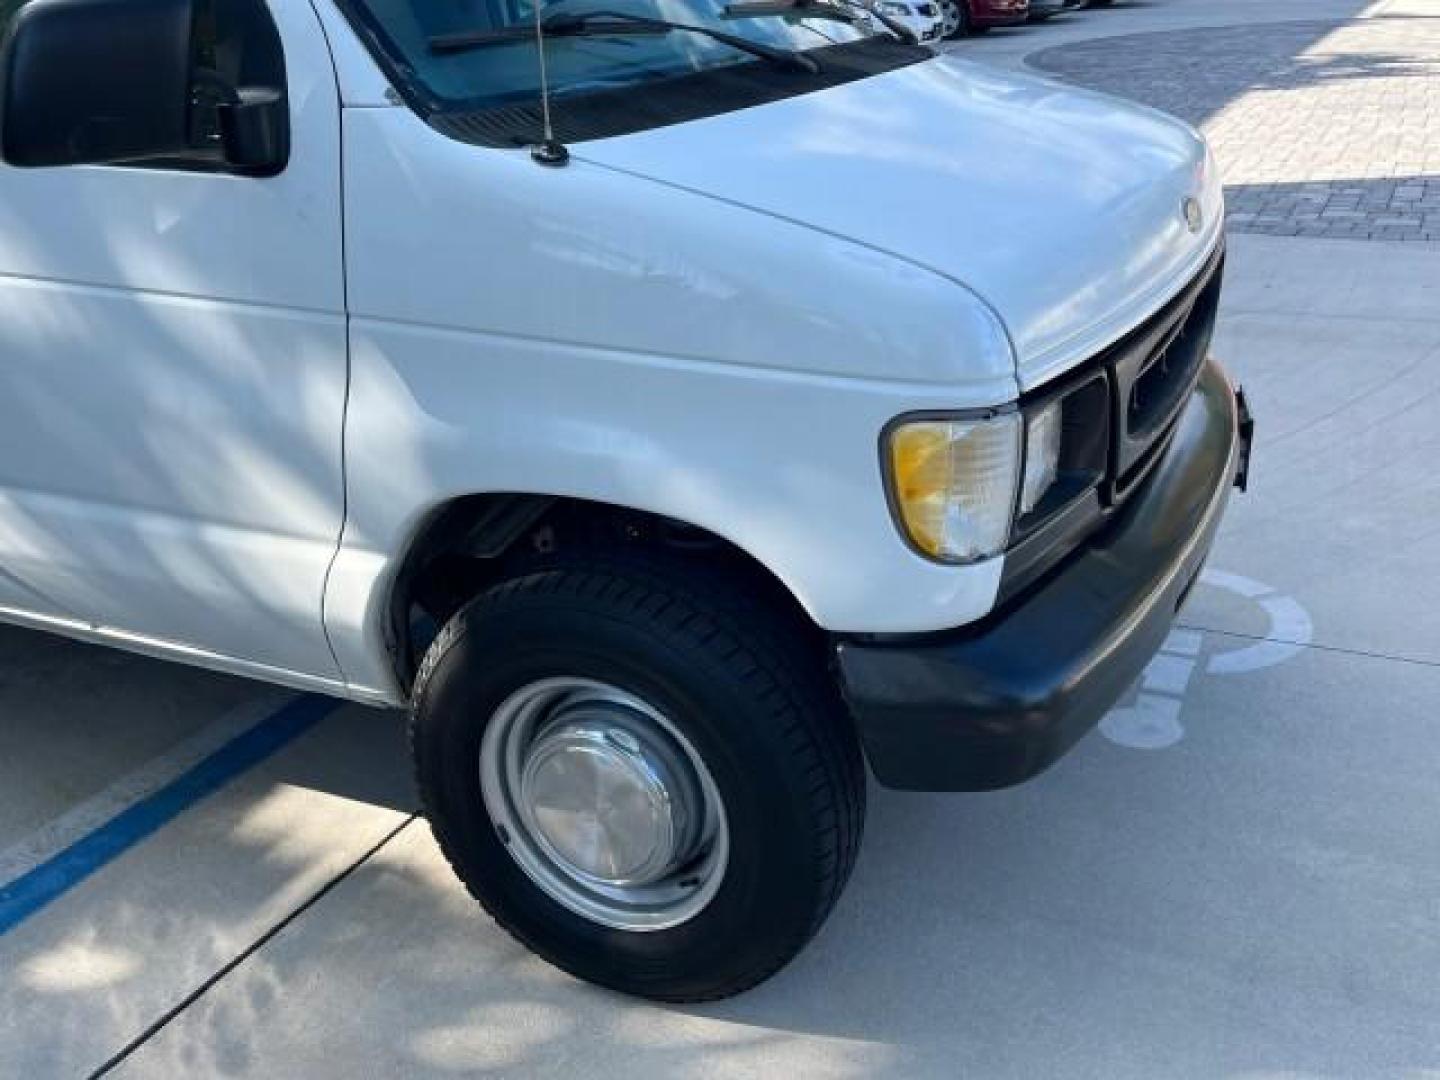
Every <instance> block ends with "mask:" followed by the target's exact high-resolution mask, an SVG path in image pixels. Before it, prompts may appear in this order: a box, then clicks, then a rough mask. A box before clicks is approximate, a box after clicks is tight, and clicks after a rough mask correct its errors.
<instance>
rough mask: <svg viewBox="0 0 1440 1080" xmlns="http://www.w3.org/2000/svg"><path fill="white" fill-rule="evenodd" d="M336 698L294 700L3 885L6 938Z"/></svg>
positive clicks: (0, 898)
mask: <svg viewBox="0 0 1440 1080" xmlns="http://www.w3.org/2000/svg"><path fill="white" fill-rule="evenodd" d="M342 704H343V702H341V701H339V700H337V699H335V698H326V697H318V696H307V697H301V698H296V699H295V700H293V701H290V702H288V703H287V704H286V705H284V706H283V707H282V708H280V709H279V710H278V711H277V712H275V713H274V714H272V715H270V716H268V717H266V718H265V719H263V720H261V721H260V722H259V723H257V724H256V725H255V726H254V727H251V728H249V729H248V730H246V731H244V732H242V733H241V734H239V735H237V736H236V737H235V738H233V739H231V740H230V741H229V742H228V743H226V744H225V745H224V746H222V747H220V749H218V750H216V751H215V752H214V753H213V754H211V755H210V756H209V757H206V758H205V759H204V760H202V761H200V762H199V763H197V764H196V765H195V766H194V767H193V768H191V769H189V770H187V771H186V772H184V773H182V774H181V775H180V776H178V777H176V778H175V779H174V780H173V781H171V782H170V783H169V784H166V785H165V786H164V787H162V788H160V789H159V790H158V791H155V792H153V793H152V794H150V795H148V796H146V797H145V798H144V799H141V800H140V801H139V802H137V803H135V804H134V805H133V806H130V807H128V808H127V809H125V810H123V811H121V812H120V813H118V814H116V815H115V816H114V817H113V818H111V819H110V820H109V821H107V822H106V823H105V824H103V825H101V826H99V827H98V828H96V829H94V830H93V831H91V832H89V833H87V834H86V835H84V836H82V837H80V838H79V839H78V840H76V841H75V842H74V843H73V844H71V845H70V846H69V847H67V848H65V849H64V850H63V851H61V852H59V853H57V854H56V855H55V856H54V857H53V858H51V859H49V860H47V861H46V862H44V863H42V864H41V865H40V866H37V867H35V868H34V869H33V870H30V871H29V872H27V873H25V874H23V875H22V876H20V877H18V878H16V879H15V880H14V881H12V882H9V883H8V884H5V885H0V936H3V935H5V934H7V933H9V932H10V931H11V930H13V929H15V927H17V926H19V925H20V924H21V923H22V922H24V921H25V920H26V919H28V918H29V917H30V916H32V915H34V914H35V913H36V912H37V911H40V910H42V909H43V908H45V907H46V906H48V905H49V904H51V903H53V902H54V901H55V900H57V899H59V898H60V897H61V896H63V895H64V894H65V893H67V892H69V891H70V890H71V889H73V888H74V887H75V886H76V885H78V884H80V882H82V881H84V880H85V879H86V878H88V877H90V876H91V875H92V874H94V873H95V872H96V871H98V870H99V869H101V868H102V867H103V866H105V865H106V864H108V863H110V862H112V861H114V860H115V859H116V858H118V857H119V856H120V855H122V854H124V853H125V852H126V851H128V850H129V849H130V848H132V847H134V846H135V845H136V844H138V843H140V841H142V840H144V839H146V838H147V837H149V836H152V835H154V834H155V833H156V832H158V831H159V830H160V829H161V828H163V827H164V826H165V825H166V824H168V823H169V822H171V821H174V820H175V818H177V817H179V816H180V815H181V814H182V813H184V812H185V811H186V810H187V809H189V808H190V807H191V806H194V805H195V804H196V803H197V802H199V801H200V800H202V799H204V798H206V797H207V796H209V795H212V794H214V793H215V792H216V791H218V790H220V788H222V787H224V786H225V785H226V784H228V783H229V782H230V781H231V780H233V779H235V778H236V777H237V776H240V775H241V774H242V773H244V772H246V771H248V770H249V769H251V768H253V767H254V766H256V765H258V764H259V763H260V762H262V761H264V760H265V759H266V758H268V757H269V756H270V755H272V754H274V753H275V752H276V751H277V750H279V749H281V748H282V747H283V746H285V745H286V744H287V743H290V742H291V741H293V740H294V739H296V738H298V737H299V736H300V735H303V734H304V733H305V732H306V731H309V730H310V729H311V728H312V727H314V726H315V725H316V724H317V723H319V722H320V721H321V720H323V719H324V718H325V717H326V716H328V715H330V714H331V713H332V712H334V711H335V710H336V709H338V708H339V707H340V706H341V705H342Z"/></svg>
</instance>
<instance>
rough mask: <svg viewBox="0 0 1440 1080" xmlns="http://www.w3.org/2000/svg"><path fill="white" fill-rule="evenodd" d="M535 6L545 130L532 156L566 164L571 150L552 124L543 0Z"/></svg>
mask: <svg viewBox="0 0 1440 1080" xmlns="http://www.w3.org/2000/svg"><path fill="white" fill-rule="evenodd" d="M530 2H531V3H532V4H533V5H534V8H535V51H536V53H538V54H539V56H540V115H541V117H542V118H543V120H544V124H545V131H544V134H543V135H541V137H540V143H539V144H538V145H537V146H532V147H531V148H530V156H531V157H532V158H534V159H535V160H536V161H537V162H539V163H540V164H541V165H564V164H565V163H566V162H567V161H569V160H570V151H569V150H567V149H565V146H564V144H563V143H561V142H559V141H557V140H556V138H555V129H554V128H553V127H552V126H551V124H550V75H549V72H547V71H546V69H545V21H544V20H543V19H541V17H540V9H541V8H542V7H543V6H544V3H543V0H530Z"/></svg>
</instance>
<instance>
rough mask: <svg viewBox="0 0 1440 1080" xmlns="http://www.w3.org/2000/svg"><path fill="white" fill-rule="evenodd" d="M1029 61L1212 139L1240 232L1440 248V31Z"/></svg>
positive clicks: (1274, 30)
mask: <svg viewBox="0 0 1440 1080" xmlns="http://www.w3.org/2000/svg"><path fill="white" fill-rule="evenodd" d="M1028 60H1029V63H1031V64H1032V65H1034V66H1035V67H1038V68H1040V69H1041V70H1044V71H1047V72H1050V73H1053V74H1056V75H1059V76H1061V77H1063V78H1066V79H1068V80H1070V81H1073V82H1076V83H1079V84H1082V85H1085V86H1092V87H1095V88H1097V89H1101V90H1107V91H1110V92H1111V93H1116V94H1121V95H1123V96H1125V97H1130V98H1134V99H1136V100H1138V101H1143V102H1145V103H1146V104H1149V105H1154V106H1156V107H1157V108H1161V109H1164V110H1166V111H1167V112H1171V113H1175V114H1176V115H1178V116H1182V117H1184V118H1185V119H1187V120H1189V121H1191V122H1192V123H1195V124H1198V125H1199V126H1201V127H1202V128H1203V129H1204V131H1205V133H1206V135H1207V136H1208V137H1209V139H1210V142H1211V145H1212V146H1214V148H1215V155H1216V158H1217V159H1218V160H1219V162H1220V167H1221V171H1222V173H1223V175H1224V177H1225V182H1226V188H1227V194H1228V201H1229V207H1230V224H1231V228H1232V229H1235V230H1238V231H1242V232H1260V233H1271V234H1278V235H1285V236H1297V235H1298V236H1327V237H1351V238H1355V239H1366V240H1371V239H1373V240H1411V241H1418V242H1422V243H1423V242H1431V243H1440V19H1434V18H1431V19H1426V18H1374V19H1363V20H1356V21H1352V22H1345V23H1332V22H1292V23H1273V24H1269V25H1256V26H1246V27H1225V28H1216V29H1204V30H1181V31H1170V32H1161V33H1149V34H1132V35H1128V36H1124V37H1114V38H1104V39H1100V40H1096V41H1086V42H1082V43H1078V44H1074V45H1065V46H1060V47H1056V48H1051V49H1046V50H1044V51H1042V52H1039V53H1036V54H1034V55H1032V56H1030V57H1029V58H1028Z"/></svg>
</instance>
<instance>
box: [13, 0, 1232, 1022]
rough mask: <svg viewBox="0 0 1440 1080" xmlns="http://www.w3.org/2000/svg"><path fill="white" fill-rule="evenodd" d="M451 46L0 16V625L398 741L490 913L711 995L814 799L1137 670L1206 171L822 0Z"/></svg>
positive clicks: (221, 17)
mask: <svg viewBox="0 0 1440 1080" xmlns="http://www.w3.org/2000/svg"><path fill="white" fill-rule="evenodd" d="M675 2H676V3H678V0H675ZM677 16H679V17H678V18H677ZM492 17H493V12H492V8H491V7H490V6H489V5H486V4H481V3H478V2H477V3H474V4H466V3H458V2H456V0H32V2H30V3H27V4H24V5H22V6H21V7H20V9H19V13H18V14H12V15H7V16H5V17H4V18H5V25H4V27H3V29H4V30H5V33H6V36H5V38H4V44H3V49H0V51H3V56H0V73H3V75H0V158H3V161H4V163H5V164H4V165H3V166H0V388H3V393H0V618H3V619H4V620H5V621H8V622H11V623H15V624H19V625H22V626H30V627H37V628H40V629H44V630H50V631H55V632H58V633H61V634H67V635H71V636H73V637H76V638H80V639H84V640H88V641H93V642H100V643H104V644H108V645H113V646H116V647H119V648H123V649H130V650H134V651H137V652H141V653H145V654H147V655H150V656H155V657H164V658H168V659H172V660H175V661H179V662H181V663H187V664H196V665H200V666H203V667H208V668H213V669H216V670H220V671H226V672H232V673H235V674H239V675H247V676H252V677H254V678H257V679H264V680H268V681H271V682H275V683H281V684H284V685H287V686H291V687H298V688H302V689H304V690H310V691H316V692H319V693H323V694H330V695H336V696H338V697H340V698H346V699H349V700H352V701H356V702H363V703H367V704H371V705H375V706H379V707H386V708H405V709H408V710H409V715H410V721H409V722H410V725H411V732H412V743H413V749H414V755H415V769H416V774H417V776H418V778H419V784H420V788H421V794H422V797H423V802H424V805H425V808H426V810H427V812H428V814H429V816H430V818H431V821H432V823H433V826H434V830H435V833H436V836H437V837H438V838H439V842H440V845H441V847H442V848H443V850H444V852H445V854H446V856H447V857H448V858H449V859H450V861H451V862H452V863H453V865H454V867H455V869H456V871H457V873H458V874H459V875H460V876H461V877H462V878H463V879H464V881H465V882H466V884H467V885H468V886H469V888H470V889H471V891H472V892H473V893H474V894H475V896H476V897H477V898H478V899H479V900H480V901H481V902H482V903H483V904H484V905H485V907H486V908H488V909H489V910H490V911H491V912H492V913H493V914H494V916H495V918H496V919H497V920H498V921H499V922H500V923H501V924H502V925H503V926H505V927H506V928H508V929H509V930H510V931H512V932H513V933H514V934H515V935H516V936H517V937H518V938H519V939H520V940H521V941H523V942H525V943H526V944H527V945H529V946H530V947H531V948H533V949H534V950H535V951H536V952H538V953H540V954H541V955H543V956H545V957H547V958H549V959H550V960H551V961H553V962H554V963H556V964H558V965H559V966H561V967H563V968H565V969H567V970H569V971H571V972H574V973H576V974H577V975H579V976H582V977H584V978H587V979H591V980H594V981H595V982H598V983H602V984H604V985H606V986H610V987H615V988H617V989H620V990H623V991H626V992H629V993H633V994H639V995H645V996H649V997H653V998H658V999H664V1000H672V1001H695V1000H701V999H708V998H714V997H720V996H724V995H726V994H732V993H735V992H738V991H740V990H743V989H745V988H747V987H749V986H752V985H754V984H755V983H757V982H759V981H760V980H763V979H765V978H766V977H767V976H769V975H770V974H772V973H773V972H775V971H776V970H777V969H778V968H780V967H781V966H782V965H783V964H785V963H786V962H787V961H788V960H789V959H790V958H791V957H792V956H794V955H795V954H796V952H797V951H799V950H800V949H801V948H802V947H803V946H804V944H805V943H806V942H807V941H808V940H809V939H810V937H811V936H812V935H813V934H814V933H815V932H816V930H817V929H818V928H819V927H820V925H821V923H822V922H823V921H824V920H825V918H826V916H827V914H828V913H829V911H830V910H831V907H832V906H833V905H834V903H835V901H836V898H837V897H838V896H839V895H840V892H841V890H842V889H843V888H844V886H845V882H846V879H847V877H848V875H849V873H850V870H851V867H852V866H853V865H854V862H855V856H856V852H857V850H858V847H859V843H860V836H861V831H862V826H863V823H864V817H865V791H866V770H867V767H868V769H869V770H870V771H871V772H873V774H874V775H875V776H876V777H877V778H878V780H879V782H880V783H882V784H886V785H890V786H893V787H900V788H909V789H924V790H932V791H973V790H983V789H990V788H997V787H1003V786H1006V785H1009V784H1015V783H1019V782H1021V781H1023V780H1025V779H1027V778H1029V777H1031V776H1033V775H1034V774H1036V773H1037V772H1039V771H1040V770H1042V769H1044V768H1046V767H1047V766H1048V765H1050V764H1051V763H1052V762H1054V761H1055V760H1056V759H1057V758H1059V757H1060V756H1061V755H1062V754H1063V753H1064V752H1065V751H1066V750H1067V748H1069V747H1070V746H1071V745H1072V744H1073V743H1074V742H1075V741H1076V740H1077V739H1078V738H1080V736H1081V735H1083V734H1084V733H1085V732H1086V731H1087V730H1089V729H1090V727H1091V726H1092V725H1094V724H1095V723H1096V722H1097V720H1098V719H1099V718H1100V716H1101V715H1103V713H1104V712H1105V711H1106V709H1107V708H1109V707H1110V706H1111V705H1112V704H1113V703H1114V702H1115V701H1116V699H1117V698H1118V697H1119V696H1120V695H1121V694H1122V693H1123V692H1124V691H1125V689H1126V687H1127V686H1128V685H1129V684H1130V683H1131V682H1132V680H1134V678H1135V677H1136V676H1137V674H1138V673H1139V672H1140V671H1141V670H1142V668H1143V667H1144V666H1145V664H1146V663H1147V662H1148V660H1149V658H1150V657H1151V655H1152V654H1153V653H1154V652H1155V651H1156V649H1157V648H1158V646H1159V645H1160V643H1161V642H1162V641H1163V640H1164V638H1165V636H1166V633H1167V631H1168V629H1169V627H1170V625H1171V622H1172V620H1173V619H1174V617H1175V612H1176V610H1177V608H1178V606H1179V605H1180V604H1181V603H1182V602H1183V601H1184V599H1185V596H1186V594H1187V591H1188V590H1189V588H1190V586H1191V584H1192V583H1193V582H1194V580H1195V577H1196V575H1197V573H1198V572H1199V568H1200V565H1201V563H1202V562H1203V560H1204V558H1205V556H1206V553H1207V551H1208V549H1209V547H1210V543H1211V539H1212V537H1213V536H1214V534H1215V529H1216V527H1217V524H1218V522H1219V520H1220V516H1221V513H1222V511H1223V509H1224V507H1225V504H1226V499H1227V495H1228V493H1229V491H1230V489H1231V487H1232V485H1233V484H1234V483H1236V482H1237V481H1243V478H1244V476H1245V469H1246V462H1247V460H1248V458H1247V454H1248V446H1249V424H1248V419H1247V417H1246V413H1245V410H1244V407H1243V399H1242V398H1240V397H1239V396H1238V395H1237V393H1236V391H1235V390H1234V389H1233V388H1232V386H1231V384H1230V382H1229V381H1228V380H1227V378H1226V376H1225V375H1224V374H1223V373H1222V371H1221V370H1220V368H1219V367H1218V366H1217V365H1216V364H1215V363H1214V362H1213V361H1212V360H1210V359H1209V357H1208V344H1209V340H1210V333H1211V328H1212V325H1213V323H1214V318H1215V306H1216V299H1217V296H1218V292H1219V288H1220V275H1221V266H1222V262H1223V244H1222V234H1221V221H1222V206H1221V189H1220V180H1219V177H1218V175H1217V173H1216V170H1215V168H1214V166H1213V163H1212V162H1211V160H1210V157H1209V155H1208V153H1207V151H1206V147H1205V145H1204V143H1203V142H1202V141H1201V139H1200V138H1199V137H1198V136H1197V135H1196V133H1195V132H1194V131H1192V130H1191V129H1190V128H1188V127H1186V126H1185V125H1183V124H1181V123H1179V122H1178V121H1173V120H1169V119H1166V118H1164V117H1163V116H1161V115H1159V114H1158V113H1154V112H1151V111H1148V110H1145V109H1141V108H1137V107H1132V106H1130V105H1127V104H1124V103H1122V102H1119V101H1112V100H1109V99H1105V98H1102V97H1099V96H1096V95H1094V94H1090V93H1084V92H1079V91H1070V90H1067V89H1065V88H1063V87H1059V86H1057V85H1055V84H1054V83H1050V82H1042V81H1038V80H1034V79H1031V78H1029V77H1027V76H1024V75H1021V74H1011V73H1003V72H999V71H993V70H989V69H986V68H981V67H976V66H971V65H967V64H964V63H960V62H956V61H952V60H949V59H937V58H935V57H934V56H933V55H932V53H931V51H930V50H929V49H926V48H923V47H918V46H916V45H914V44H911V43H908V42H905V41H901V40H899V39H897V38H896V37H894V36H891V35H889V34H884V35H875V34H870V33H867V32H865V31H864V29H863V28H862V27H857V26H855V25H854V24H853V23H852V21H851V19H850V18H849V17H847V16H844V15H843V13H841V12H837V10H836V9H833V8H830V7H826V6H824V5H812V4H808V3H803V2H802V3H798V4H797V3H795V2H794V0H777V2H775V3H766V4H761V5H756V4H754V3H751V4H748V5H734V6H733V7H732V8H731V9H726V11H724V12H722V13H720V14H716V13H715V12H714V10H713V8H712V7H711V6H710V5H708V4H707V5H705V6H703V7H701V6H699V5H697V6H696V7H695V8H694V9H693V10H690V11H689V14H685V13H684V11H683V10H680V9H677V8H676V7H675V4H674V3H672V4H670V5H667V7H666V8H665V14H664V15H663V16H662V14H661V12H660V11H659V10H658V9H645V10H644V11H643V12H641V13H637V12H635V11H631V12H618V11H615V10H614V9H613V8H606V9H603V10H595V9H592V10H591V12H590V13H588V14H587V12H586V9H585V7H584V0H567V2H565V3H564V4H562V5H557V6H556V7H555V8H554V9H553V10H552V11H551V12H550V13H549V14H542V16H541V17H542V18H543V20H544V24H543V28H544V30H545V32H546V38H547V39H546V40H539V39H538V36H537V34H536V33H535V26H534V22H533V18H530V19H519V18H518V17H516V16H508V17H506V18H505V19H503V20H502V21H501V22H500V23H499V24H497V23H495V22H494V21H491V20H492ZM537 53H539V55H538V56H537ZM541 57H543V58H544V59H545V61H546V63H545V64H544V65H543V66H542V65H541V64H539V63H537V60H538V59H540V58H541ZM542 72H544V73H545V75H544V81H543V82H542ZM937 207H938V208H941V210H940V211H939V212H937ZM1036 267H1044V272H1043V273H1037V272H1036ZM95 722H96V723H97V724H103V723H106V722H107V721H106V719H105V717H104V713H103V709H102V710H99V711H97V713H96V721H95ZM962 917H963V916H962Z"/></svg>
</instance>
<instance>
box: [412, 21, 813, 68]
mask: <svg viewBox="0 0 1440 1080" xmlns="http://www.w3.org/2000/svg"><path fill="white" fill-rule="evenodd" d="M540 25H541V28H542V29H543V30H544V32H545V35H546V36H547V37H601V36H610V35H613V34H668V33H671V32H674V31H683V32H684V33H687V34H703V35H704V36H705V37H708V38H712V39H713V40H715V41H719V42H721V43H723V44H725V45H729V46H730V47H731V48H732V49H739V50H740V51H741V52H744V53H749V54H750V55H751V56H756V57H759V58H760V59H761V60H767V61H769V62H770V63H772V64H775V65H776V66H777V67H784V68H789V69H791V70H796V71H806V72H810V73H811V74H814V73H815V72H817V71H819V70H820V65H819V64H817V63H816V62H815V61H814V60H813V59H812V58H811V57H808V56H806V55H805V54H804V53H800V52H795V51H793V50H791V49H781V48H777V47H776V46H774V45H766V44H764V43H763V42H759V41H751V40H750V39H749V38H745V37H741V36H740V35H738V34H729V33H726V32H725V31H724V30H717V29H715V28H714V27H710V26H696V25H694V24H692V23H678V22H670V21H669V20H667V19H652V18H650V17H649V16H648V15H632V14H630V13H628V12H624V11H586V12H579V13H576V14H561V15H551V16H550V17H549V18H548V19H545V20H543V21H542V22H541V24H540ZM534 35H535V27H534V26H531V25H524V24H520V23H516V24H514V25H511V26H501V27H496V28H494V29H488V30H461V31H458V32H456V33H451V34H437V35H436V36H435V37H432V38H431V39H430V40H429V42H428V45H429V46H430V51H431V52H433V53H456V52H466V51H468V50H470V49H483V48H484V47H486V46H487V45H497V44H501V43H503V42H507V41H516V40H517V39H521V38H528V37H533V36H534Z"/></svg>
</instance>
